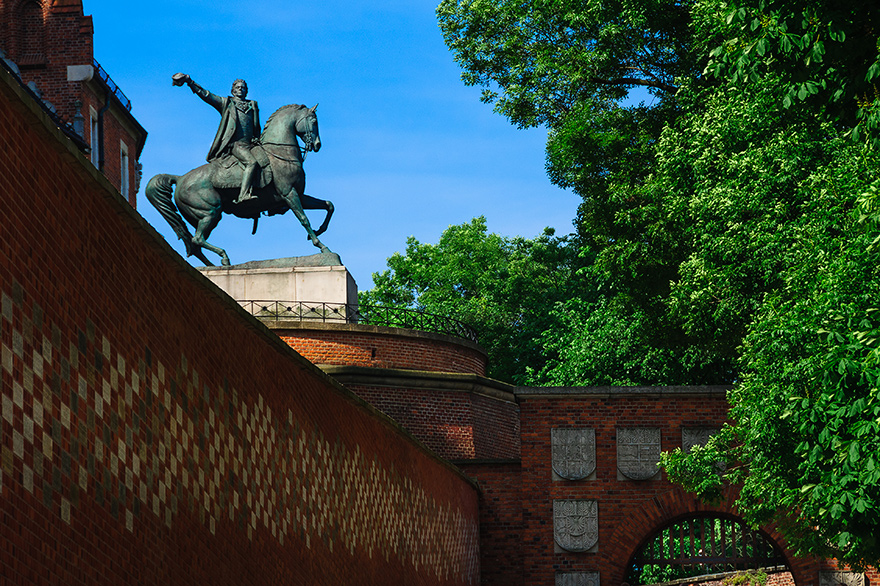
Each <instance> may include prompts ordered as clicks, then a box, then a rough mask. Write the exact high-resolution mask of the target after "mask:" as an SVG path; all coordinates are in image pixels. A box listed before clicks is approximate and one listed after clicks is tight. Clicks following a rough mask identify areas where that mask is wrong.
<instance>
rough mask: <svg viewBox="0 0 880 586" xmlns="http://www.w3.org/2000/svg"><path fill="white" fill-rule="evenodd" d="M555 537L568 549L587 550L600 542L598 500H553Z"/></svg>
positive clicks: (557, 541)
mask: <svg viewBox="0 0 880 586" xmlns="http://www.w3.org/2000/svg"><path fill="white" fill-rule="evenodd" d="M553 537H554V539H555V540H556V545H558V546H559V547H561V548H562V549H564V550H566V551H574V552H579V551H587V550H588V549H590V548H591V547H593V546H594V545H596V544H597V543H598V542H599V504H598V502H597V501H585V500H584V501H582V500H571V501H569V500H555V501H553Z"/></svg>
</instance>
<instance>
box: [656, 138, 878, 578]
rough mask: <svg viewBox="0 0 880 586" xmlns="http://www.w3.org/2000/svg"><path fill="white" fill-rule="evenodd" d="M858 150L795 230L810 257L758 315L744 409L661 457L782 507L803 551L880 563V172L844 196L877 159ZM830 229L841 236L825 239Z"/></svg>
mask: <svg viewBox="0 0 880 586" xmlns="http://www.w3.org/2000/svg"><path fill="white" fill-rule="evenodd" d="M853 150H854V149H844V150H843V152H842V154H841V155H840V156H839V157H838V160H837V161H836V163H837V165H836V166H833V167H832V170H831V171H832V172H828V173H824V174H822V175H817V176H816V177H814V181H813V189H814V193H816V195H817V199H824V200H826V205H827V206H828V207H827V208H826V209H827V210H828V211H829V212H832V213H820V214H816V216H815V218H814V219H815V222H814V223H813V225H812V226H811V228H810V229H809V230H808V232H812V234H810V233H807V234H805V235H804V236H805V238H803V239H802V240H801V241H800V242H798V243H795V244H794V247H795V250H793V251H792V253H793V255H794V256H795V257H797V258H799V259H800V262H798V263H792V264H791V265H790V266H789V267H787V270H786V271H785V272H784V274H783V275H782V278H783V281H784V284H783V285H782V286H781V287H779V288H777V289H776V290H774V291H773V292H771V293H770V294H768V298H767V301H766V303H765V304H764V305H763V306H762V308H761V310H760V311H759V313H758V315H757V316H756V319H755V320H754V322H753V323H752V324H751V326H750V328H749V332H748V335H747V336H746V338H745V341H744V343H743V349H742V365H743V371H742V381H741V383H740V384H739V385H738V386H737V387H736V389H735V390H734V391H733V392H732V393H731V394H730V395H729V400H730V402H731V412H730V414H731V418H732V419H733V421H734V423H733V424H732V425H730V426H727V427H725V429H724V430H723V431H722V433H721V434H719V435H718V436H716V437H715V438H713V439H712V440H711V441H710V443H709V445H708V446H707V447H706V448H705V449H703V450H696V451H695V452H694V453H693V455H692V456H690V457H687V456H684V455H682V454H681V452H680V451H676V452H673V453H671V454H667V455H664V467H665V468H666V471H667V473H668V474H669V476H670V478H671V479H672V480H674V481H676V482H679V483H681V484H683V485H684V486H685V487H687V488H689V489H690V490H693V491H695V492H697V493H698V494H700V495H701V496H702V497H703V498H707V499H712V498H717V496H718V495H719V494H720V490H721V488H722V487H723V485H724V483H727V482H731V483H734V484H737V485H740V486H741V490H740V496H739V500H738V506H739V508H740V510H741V511H743V512H744V516H745V517H746V518H747V520H748V521H750V522H751V523H753V524H760V523H765V522H767V521H776V522H777V523H779V526H780V528H781V530H782V531H783V532H784V533H786V534H787V536H788V539H789V542H790V543H791V544H792V545H793V546H794V548H795V549H796V551H797V552H798V553H800V554H811V555H818V556H826V557H831V556H834V557H837V558H838V559H840V560H841V561H843V562H845V563H848V564H852V565H853V566H855V567H864V566H865V565H875V566H876V565H877V564H878V563H880V538H878V536H880V515H878V510H880V388H878V387H880V385H878V379H880V304H878V300H880V196H878V188H877V186H878V185H880V183H874V184H873V185H872V186H871V187H870V188H869V189H867V190H865V191H864V193H862V195H861V196H860V197H859V198H858V205H857V207H856V209H855V210H852V209H849V210H847V209H846V208H847V207H848V206H847V205H846V202H851V201H852V200H853V199H854V197H853V194H854V192H855V194H858V191H859V189H860V188H863V187H862V186H863V185H864V180H861V181H860V180H859V177H863V176H864V174H865V173H866V171H868V172H871V171H873V169H875V168H876V165H877V163H878V161H877V159H876V157H874V156H873V155H872V154H864V153H855V152H853ZM860 183H861V185H860ZM841 200H842V202H841ZM841 203H843V205H840V204H841ZM820 233H824V234H826V235H827V236H830V238H827V239H826V242H827V244H825V245H821V244H820V245H819V246H816V241H815V240H813V239H812V238H810V236H818V235H819V234H820ZM719 460H723V461H726V462H727V463H728V469H727V471H726V472H725V473H724V474H722V475H718V474H716V472H717V470H716V469H715V468H714V463H715V462H717V461H719Z"/></svg>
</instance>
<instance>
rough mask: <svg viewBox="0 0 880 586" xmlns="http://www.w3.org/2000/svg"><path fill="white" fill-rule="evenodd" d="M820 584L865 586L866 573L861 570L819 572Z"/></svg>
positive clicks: (829, 585) (826, 585)
mask: <svg viewBox="0 0 880 586" xmlns="http://www.w3.org/2000/svg"><path fill="white" fill-rule="evenodd" d="M819 586H865V575H864V574H862V573H859V572H819Z"/></svg>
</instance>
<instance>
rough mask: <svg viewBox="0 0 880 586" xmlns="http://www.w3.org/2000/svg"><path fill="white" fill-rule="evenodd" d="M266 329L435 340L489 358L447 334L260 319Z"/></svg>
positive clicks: (468, 342) (389, 327) (466, 343)
mask: <svg viewBox="0 0 880 586" xmlns="http://www.w3.org/2000/svg"><path fill="white" fill-rule="evenodd" d="M258 319H259V320H260V321H262V322H263V323H264V324H266V327H268V328H269V329H270V330H273V331H275V332H276V333H277V332H278V331H279V330H302V331H315V332H350V333H357V334H380V335H383V336H397V337H400V338H416V339H422V340H433V341H437V342H446V343H447V344H453V345H455V346H463V347H465V348H469V349H471V350H475V351H477V352H479V353H480V354H482V355H483V357H488V354H487V353H486V351H485V350H484V349H483V347H482V346H480V345H479V344H477V343H476V342H471V341H470V340H468V339H466V338H459V337H458V336H447V335H446V334H438V333H435V332H425V331H422V330H411V329H408V328H394V327H391V326H374V325H371V324H350V323H333V322H321V321H317V320H316V321H309V320H292V319H287V320H286V319H272V318H258Z"/></svg>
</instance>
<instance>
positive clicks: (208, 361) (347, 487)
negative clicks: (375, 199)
mask: <svg viewBox="0 0 880 586" xmlns="http://www.w3.org/2000/svg"><path fill="white" fill-rule="evenodd" d="M0 16H2V19H0V47H2V48H3V49H4V51H5V52H6V55H7V57H8V59H9V61H10V62H11V63H12V65H8V66H7V67H6V68H0V127H2V128H3V129H4V133H5V134H4V136H5V137H8V138H7V140H6V141H5V144H6V147H7V148H5V149H2V148H0V193H9V192H12V191H14V190H18V189H21V187H22V185H25V186H31V189H32V191H33V193H32V195H34V196H35V197H31V198H27V199H26V204H25V203H22V200H21V199H17V198H0V216H2V217H3V218H4V222H3V224H2V226H0V582H2V583H4V584H5V583H10V584H59V583H64V584H128V583H162V584H205V583H211V584H227V583H228V584H263V583H278V584H328V585H329V584H376V585H381V584H429V585H434V584H438V585H439V584H443V585H446V584H449V585H465V584H478V583H480V584H494V585H504V586H525V585H529V586H531V585H541V586H550V585H556V586H560V585H564V586H620V585H621V584H623V583H624V582H625V581H627V580H630V573H631V571H632V570H633V568H634V566H636V565H638V564H642V563H644V562H645V560H648V561H649V562H650V560H651V559H652V557H651V556H654V557H655V558H656V557H657V556H658V555H659V556H660V557H665V558H668V559H667V560H666V561H670V560H671V561H672V562H681V561H682V559H678V560H675V559H672V558H673V557H674V556H672V555H665V554H664V552H663V551H661V552H660V553H659V554H658V552H657V551H656V548H655V549H652V547H653V545H654V544H657V543H659V544H660V548H659V549H661V550H662V549H663V545H664V544H666V543H668V542H669V541H671V540H673V538H675V536H676V535H678V539H679V541H678V543H680V544H682V547H683V544H684V543H685V542H686V541H687V540H688V539H687V538H689V541H690V546H691V549H690V550H689V553H688V554H687V556H684V553H683V550H682V551H681V552H679V554H680V555H679V558H681V557H682V556H683V557H685V558H687V559H684V562H690V563H691V565H693V564H694V563H696V564H701V563H707V562H706V560H707V559H711V558H712V557H718V558H721V559H731V556H730V555H729V554H728V553H727V552H726V551H725V550H727V549H728V546H729V548H730V549H731V550H733V551H734V554H733V557H734V558H735V557H736V555H737V554H736V553H735V552H736V550H737V547H739V548H740V550H742V551H745V550H744V549H743V547H744V546H745V545H746V544H748V545H749V547H751V548H752V549H750V550H749V551H750V552H754V551H756V549H755V547H756V544H757V546H758V548H757V549H759V550H762V552H763V553H762V555H763V556H764V557H763V558H761V559H766V560H767V561H768V562H770V561H772V562H773V563H774V568H775V570H774V574H773V576H772V578H771V580H770V582H769V583H770V584H772V586H792V584H794V585H796V586H838V585H840V584H843V585H845V586H865V584H876V583H877V582H878V580H880V574H878V573H877V572H876V570H871V571H869V572H867V573H866V574H854V573H851V572H845V571H844V572H841V571H839V569H838V568H837V567H836V565H835V563H834V562H833V561H829V560H818V559H803V558H798V557H796V556H794V555H792V553H791V551H790V549H789V548H788V546H787V544H786V542H785V540H784V539H783V538H782V537H781V535H780V534H779V533H778V532H777V531H776V530H775V528H774V527H764V528H762V529H761V530H760V531H751V530H748V528H745V527H744V526H742V524H741V523H739V519H740V516H739V515H738V512H737V511H736V509H735V507H734V506H733V502H734V498H735V494H733V493H732V492H731V493H729V494H728V495H727V498H726V500H724V501H723V502H721V503H717V504H714V505H708V504H705V503H701V502H699V501H697V500H696V499H695V498H694V497H693V496H692V495H688V494H686V493H684V492H683V491H682V490H681V489H679V488H678V487H676V486H674V485H672V484H670V483H669V482H668V481H667V480H666V479H665V477H664V476H663V474H662V473H661V472H659V471H658V470H656V467H655V463H656V459H657V454H658V453H659V451H660V450H669V449H673V448H676V447H686V446H687V445H691V444H692V443H694V442H696V441H699V440H700V438H704V437H705V435H706V434H707V433H711V430H712V429H715V428H717V427H718V426H720V425H721V424H722V423H723V422H724V421H725V419H726V416H727V404H726V399H725V391H726V389H724V388H718V387H672V388H670V387H648V388H532V387H513V386H510V385H506V384H504V383H501V382H498V381H494V380H491V379H488V378H486V355H485V352H483V350H482V349H481V348H480V347H479V345H477V344H476V343H474V342H473V341H470V340H466V339H462V338H458V337H454V336H450V335H446V334H441V333H436V332H421V331H414V330H412V329H402V328H396V327H386V326H375V325H363V324H353V323H338V324H332V323H331V324H323V323H315V322H304V321H284V320H274V321H271V322H270V321H269V320H266V321H263V322H261V321H259V320H257V319H256V318H254V317H253V316H251V315H248V314H247V313H246V312H245V311H244V310H242V308H241V307H239V305H238V304H237V303H236V302H235V301H233V300H232V299H230V298H229V297H228V296H226V295H224V294H223V293H222V291H220V290H219V289H217V288H216V287H214V286H213V285H212V284H211V283H210V282H209V281H207V280H206V279H205V278H204V277H203V276H202V275H201V274H199V273H198V272H197V271H196V270H195V269H193V268H192V267H190V266H189V265H188V264H187V263H185V262H184V261H183V260H182V259H181V258H180V257H179V255H177V254H176V253H175V252H174V251H173V250H171V248H170V247H169V246H168V245H167V244H166V243H165V242H164V241H162V239H161V237H160V236H158V234H156V232H155V231H154V230H153V229H152V228H151V227H150V226H148V225H147V224H146V223H145V222H144V221H143V219H142V218H140V216H138V215H137V214H136V212H135V211H134V210H133V209H132V207H133V205H134V195H135V191H136V174H135V173H134V163H135V161H136V160H137V156H139V155H140V150H141V148H142V147H143V139H144V138H145V136H146V133H145V132H144V131H143V129H142V128H141V127H140V125H138V124H137V122H136V121H134V118H133V117H132V116H131V114H130V112H129V110H128V108H127V107H125V105H126V100H125V98H124V96H123V95H122V94H121V92H118V91H116V88H115V86H114V85H113V84H112V82H111V81H110V80H109V78H108V77H106V75H102V74H101V71H100V69H99V68H98V66H97V64H96V62H95V61H94V58H93V55H92V49H91V30H92V29H91V19H90V18H89V17H87V16H84V15H83V14H82V5H81V3H80V2H79V0H56V1H55V2H51V3H50V2H49V0H44V3H40V2H37V1H36V0H22V1H18V2H11V1H9V0H0ZM61 39H65V40H64V42H63V43H62V42H61ZM62 45H63V46H62ZM8 70H12V72H13V73H10V72H9V71H8ZM29 82H33V85H34V86H36V88H37V89H38V90H40V91H41V92H42V97H43V99H44V100H45V101H48V102H50V103H51V105H52V107H53V108H54V114H53V113H52V112H51V108H49V107H48V106H47V105H46V104H45V102H42V103H41V102H40V101H39V99H38V98H37V97H36V96H35V94H34V92H33V90H32V89H31V90H28V89H27V88H26V85H27V84H28V83H29ZM65 133H66V135H65ZM114 141H116V142H115V143H114V144H118V145H119V148H118V149H117V148H116V147H112V148H111V146H110V145H111V143H113V142H114ZM102 144H103V152H104V156H103V159H104V164H103V175H102V174H100V173H99V172H98V171H97V168H100V167H101V166H102V165H101V154H100V153H101V148H102ZM122 145H126V147H127V148H129V149H130V150H129V151H128V153H129V159H128V164H127V165H122V166H121V167H120V164H121V163H123V162H124V161H125V160H126V158H125V152H126V151H125V149H124V148H123V146H122ZM88 147H93V148H88ZM114 153H118V156H116V155H115V154H114ZM114 156H116V158H114ZM95 157H97V158H95ZM114 161H115V166H116V167H115V168H116V170H115V171H114V170H113V169H114ZM126 172H128V173H129V175H128V180H127V182H126V181H125V177H126ZM125 185H128V187H127V188H126V187H125ZM125 189H128V190H129V192H128V194H125ZM120 193H122V194H123V197H120ZM126 202H128V203H126ZM129 204H131V205H129ZM96 223H97V224H100V225H102V226H105V227H106V229H105V230H101V231H96V230H94V225H95V224H96ZM47 227H48V228H49V229H47ZM34 234H40V235H42V237H40V238H34V237H33V235H34ZM34 259H40V260H39V262H34ZM230 341H233V343H230ZM316 365H317V366H316ZM707 523H712V524H717V526H720V527H721V528H722V530H721V532H720V534H719V535H720V537H718V539H719V540H720V541H719V543H718V548H717V549H718V550H719V555H718V556H714V552H715V550H716V543H715V539H716V537H715V535H716V534H715V532H714V529H713V530H712V531H713V532H712V538H711V543H710V542H709V541H707V538H706V537H705V535H706V533H705V532H704V530H705V527H706V526H707V525H706V524H707ZM714 526H715V525H713V527H714ZM676 532H678V533H677V534H676ZM664 540H666V541H664ZM695 542H696V543H698V546H699V551H697V549H696V548H695V547H694V544H695ZM737 544H739V545H737ZM707 552H709V553H707ZM749 555H752V554H751V553H750V554H749ZM725 556H726V557H725ZM741 557H742V556H741ZM752 557H756V556H752ZM777 564H778V565H777ZM721 565H723V564H721ZM720 579H721V577H720V576H718V575H713V576H712V577H711V578H706V579H703V582H705V583H706V584H709V583H711V584H712V586H716V585H717V584H719V580H720ZM699 583H700V580H691V581H685V582H682V583H681V586H685V585H688V586H690V585H691V584H699ZM706 584H704V586H706Z"/></svg>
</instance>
